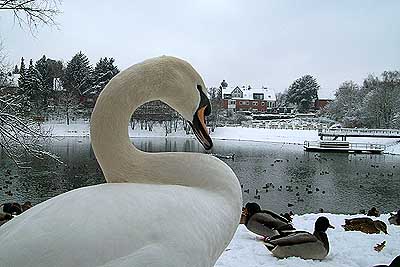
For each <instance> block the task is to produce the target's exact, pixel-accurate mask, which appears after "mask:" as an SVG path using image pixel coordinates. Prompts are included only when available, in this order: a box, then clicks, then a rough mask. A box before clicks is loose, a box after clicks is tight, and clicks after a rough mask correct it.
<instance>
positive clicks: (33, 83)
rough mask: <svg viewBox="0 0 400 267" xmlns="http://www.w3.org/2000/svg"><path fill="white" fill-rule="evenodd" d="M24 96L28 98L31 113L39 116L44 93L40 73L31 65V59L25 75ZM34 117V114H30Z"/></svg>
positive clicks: (42, 106) (42, 105)
mask: <svg viewBox="0 0 400 267" xmlns="http://www.w3.org/2000/svg"><path fill="white" fill-rule="evenodd" d="M23 90H24V94H25V95H26V96H27V98H28V103H29V104H30V106H31V108H32V109H33V110H32V111H33V112H34V113H35V115H39V114H40V113H41V112H42V111H43V108H44V105H45V104H46V103H44V98H45V92H44V87H43V83H42V76H41V75H40V72H39V71H38V70H37V69H36V68H35V66H34V65H33V61H32V59H31V60H30V62H29V68H28V70H27V71H26V73H25V84H24V88H23ZM31 115H34V114H31Z"/></svg>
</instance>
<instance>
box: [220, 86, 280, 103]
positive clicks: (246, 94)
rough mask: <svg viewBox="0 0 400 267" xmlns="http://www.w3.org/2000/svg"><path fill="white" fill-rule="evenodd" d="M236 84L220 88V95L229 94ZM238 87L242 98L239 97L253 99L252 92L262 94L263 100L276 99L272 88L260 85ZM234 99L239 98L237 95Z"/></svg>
mask: <svg viewBox="0 0 400 267" xmlns="http://www.w3.org/2000/svg"><path fill="white" fill-rule="evenodd" d="M236 87H238V86H235V87H227V88H224V89H222V95H224V94H231V93H232V91H233V90H234V89H235V88H236ZM239 89H240V90H241V91H242V92H243V98H241V99H249V100H253V94H264V100H270V101H276V95H275V92H274V90H272V89H269V88H266V87H262V88H250V89H249V88H248V87H241V88H240V87H239ZM234 98H235V99H239V98H238V97H234Z"/></svg>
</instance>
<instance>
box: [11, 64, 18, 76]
mask: <svg viewBox="0 0 400 267" xmlns="http://www.w3.org/2000/svg"><path fill="white" fill-rule="evenodd" d="M12 74H19V69H18V65H15V67H14V71H13V72H12Z"/></svg>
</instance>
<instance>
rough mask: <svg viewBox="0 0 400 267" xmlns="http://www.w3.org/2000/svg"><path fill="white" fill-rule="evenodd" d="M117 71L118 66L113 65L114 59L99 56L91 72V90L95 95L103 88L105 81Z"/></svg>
mask: <svg viewBox="0 0 400 267" xmlns="http://www.w3.org/2000/svg"><path fill="white" fill-rule="evenodd" d="M118 72H119V70H118V68H117V67H116V66H114V59H113V58H110V59H107V57H105V58H104V59H103V58H100V61H99V62H97V63H96V67H95V68H94V72H93V87H92V91H93V92H94V94H95V95H97V96H98V95H99V94H100V92H101V91H102V90H103V89H104V87H105V86H106V85H107V83H108V82H109V81H110V80H111V79H112V78H113V77H114V76H115V75H117V74H118Z"/></svg>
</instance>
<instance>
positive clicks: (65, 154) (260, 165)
mask: <svg viewBox="0 0 400 267" xmlns="http://www.w3.org/2000/svg"><path fill="white" fill-rule="evenodd" d="M134 142H135V144H136V146H138V147H139V148H140V149H142V150H145V151H150V152H159V151H193V152H201V153H204V150H203V149H202V147H201V146H200V145H199V143H198V142H197V141H196V140H195V139H185V138H169V139H164V138H136V139H135V140H134ZM214 143H215V146H214V149H213V151H212V153H215V154H219V155H228V154H232V153H234V154H235V159H234V160H232V159H223V160H224V161H225V162H226V163H227V164H228V165H229V166H231V168H232V169H233V170H234V171H235V173H236V175H237V176H238V178H239V180H240V182H241V184H242V185H243V201H244V202H245V203H246V202H248V201H255V202H258V203H259V204H261V206H262V207H264V208H270V209H273V210H276V211H278V212H285V211H288V210H292V211H294V212H295V213H311V212H318V211H319V209H320V208H322V209H324V211H326V212H332V213H357V212H359V210H360V209H366V210H368V209H369V208H371V207H372V206H375V207H377V208H378V209H379V210H380V211H382V212H389V211H394V210H398V209H399V207H400V198H399V192H400V164H399V163H400V156H394V155H369V154H363V155H361V154H345V153H343V154H335V153H313V152H305V151H303V149H302V147H301V146H298V145H285V144H277V143H266V142H247V141H219V140H214ZM50 150H51V151H52V152H54V153H57V154H58V155H60V156H61V160H62V161H63V162H64V163H65V165H60V164H57V163H55V162H52V161H35V162H33V166H34V167H33V168H32V169H30V170H21V169H17V168H16V167H15V166H14V165H13V164H12V163H11V162H10V161H9V160H7V159H6V158H5V157H4V155H1V160H0V187H1V190H0V203H1V202H5V201H19V202H23V201H26V200H30V201H31V202H33V203H34V204H37V203H39V202H41V201H44V200H46V199H48V198H51V197H53V196H56V195H58V194H61V193H63V192H66V191H68V190H71V189H74V188H79V187H82V186H87V185H94V184H99V183H103V182H105V180H104V177H103V175H102V173H101V171H100V169H99V166H98V164H97V162H96V159H95V157H94V154H93V150H92V149H91V146H90V143H89V139H87V138H65V139H63V140H60V141H54V142H53V143H52V144H51V146H50ZM206 167H207V166H205V168H206ZM266 184H268V185H267V186H266ZM266 187H268V188H266ZM6 191H11V192H12V194H13V195H12V196H10V195H7V194H5V192H6ZM256 191H257V192H256ZM288 206H290V207H288Z"/></svg>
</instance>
